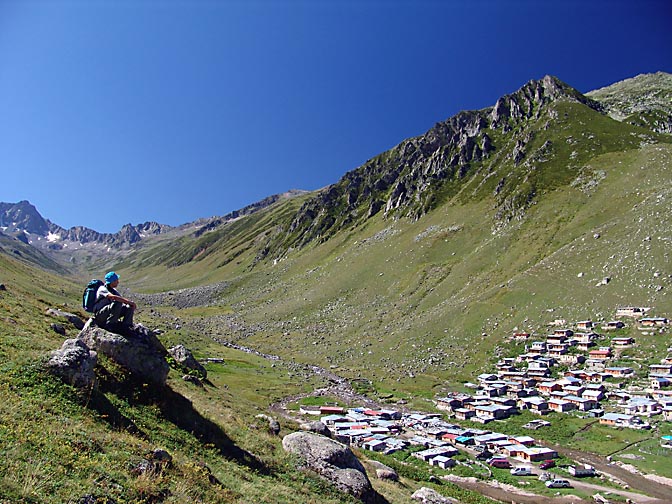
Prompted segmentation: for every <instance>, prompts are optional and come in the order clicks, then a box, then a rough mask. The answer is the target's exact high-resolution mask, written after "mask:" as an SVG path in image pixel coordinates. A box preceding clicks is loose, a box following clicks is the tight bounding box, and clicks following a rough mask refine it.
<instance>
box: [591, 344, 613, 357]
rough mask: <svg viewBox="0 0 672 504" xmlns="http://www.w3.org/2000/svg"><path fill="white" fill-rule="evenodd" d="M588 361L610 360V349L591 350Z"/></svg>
mask: <svg viewBox="0 0 672 504" xmlns="http://www.w3.org/2000/svg"><path fill="white" fill-rule="evenodd" d="M588 356H589V359H595V360H607V359H610V358H611V348H609V347H600V348H598V349H597V350H591V351H590V352H589V353H588Z"/></svg>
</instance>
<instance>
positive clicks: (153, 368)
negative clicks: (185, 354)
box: [78, 319, 169, 386]
mask: <svg viewBox="0 0 672 504" xmlns="http://www.w3.org/2000/svg"><path fill="white" fill-rule="evenodd" d="M78 339H79V340H81V341H82V342H84V343H85V344H86V345H87V346H88V347H89V348H90V349H92V350H95V351H96V352H98V353H100V354H103V355H105V356H107V357H109V358H110V359H112V360H114V361H115V362H116V363H118V364H120V365H121V366H123V367H124V368H126V369H128V370H129V371H130V372H131V373H132V374H133V375H134V376H135V377H136V378H138V379H140V380H142V381H144V382H146V383H151V384H153V385H158V386H164V385H165V384H166V379H167V377H168V371H169V366H168V362H167V361H166V355H167V354H168V351H167V350H166V348H165V347H164V346H163V344H161V342H160V341H159V339H158V338H157V337H156V334H155V333H154V332H152V331H150V330H148V329H147V328H144V327H142V326H137V325H136V326H135V329H134V331H133V334H129V335H128V336H122V335H121V334H116V333H113V332H109V331H106V330H105V329H102V328H100V327H98V326H96V325H95V323H93V320H91V319H89V321H88V322H87V323H86V324H85V326H84V329H82V331H81V332H80V333H79V336H78Z"/></svg>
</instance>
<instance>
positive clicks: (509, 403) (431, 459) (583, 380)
mask: <svg viewBox="0 0 672 504" xmlns="http://www.w3.org/2000/svg"><path fill="white" fill-rule="evenodd" d="M646 311H647V309H646V308H621V309H619V310H618V311H617V317H632V318H635V319H636V320H637V323H638V324H639V327H640V328H642V329H648V328H655V329H659V328H666V327H667V326H668V325H669V321H668V319H667V318H664V317H655V318H653V317H644V316H643V315H645V314H646ZM552 325H553V326H555V327H556V328H555V329H554V330H553V333H552V334H549V335H548V336H547V337H546V338H545V339H544V340H534V339H533V338H531V336H530V334H528V333H515V334H514V335H513V337H512V338H513V339H514V340H518V341H524V342H525V352H524V353H522V354H520V355H518V356H517V357H510V358H503V359H501V360H500V361H499V362H498V363H497V365H496V370H495V372H493V373H484V374H481V375H480V376H478V380H477V381H478V383H470V384H466V385H467V387H471V388H474V389H475V390H476V392H475V393H474V394H469V393H462V392H454V393H450V394H448V395H446V396H444V397H441V398H438V399H436V400H435V405H436V407H437V409H439V410H443V411H445V412H447V413H448V416H449V417H451V418H455V419H458V420H470V421H472V422H474V423H479V424H483V425H484V424H487V423H489V422H491V421H493V420H504V419H506V418H508V417H510V416H511V415H514V414H517V413H519V412H520V411H521V410H528V411H530V412H532V413H536V414H538V415H545V414H548V413H550V412H560V413H563V412H569V411H579V412H582V414H584V415H585V416H591V417H595V418H598V419H599V422H600V423H602V424H606V425H610V426H615V427H629V428H637V429H642V428H649V427H650V426H649V424H648V423H647V422H646V421H645V420H644V419H645V418H647V417H651V416H654V415H662V418H663V419H664V420H667V421H672V347H671V348H668V355H667V357H665V358H664V359H662V360H661V364H655V365H651V366H649V376H648V379H649V386H648V388H646V390H645V391H644V392H645V393H642V394H638V395H635V394H631V393H628V392H626V391H625V390H624V389H623V388H621V386H620V383H619V379H623V378H631V377H634V376H635V373H634V370H633V369H632V368H630V367H623V366H613V365H610V363H611V361H612V360H613V359H614V358H616V357H617V356H618V355H619V354H620V351H621V350H622V349H626V348H630V347H632V346H633V345H635V339H634V338H632V337H613V338H610V339H609V346H599V345H598V343H597V342H598V341H602V342H603V341H604V340H605V337H604V336H601V335H599V334H597V333H596V332H595V331H594V330H595V329H596V324H594V323H593V322H592V321H590V320H584V321H580V322H578V323H576V324H575V325H574V327H575V328H576V331H574V330H572V329H566V328H565V327H566V326H567V323H566V321H564V320H557V321H555V322H554V323H553V324H552ZM624 326H625V324H624V323H623V322H622V321H620V320H615V321H611V322H607V323H606V324H603V325H602V329H603V330H605V331H610V330H614V329H620V328H622V327H624ZM558 365H565V367H566V368H567V371H565V372H564V373H563V376H561V377H557V373H556V378H553V377H552V373H551V370H552V368H553V367H554V366H558ZM606 400H608V401H609V405H610V406H611V407H610V408H609V410H613V411H610V412H607V411H605V409H603V407H602V403H603V402H604V401H606ZM301 412H302V413H304V414H312V415H320V416H321V418H320V420H321V421H322V422H323V423H324V424H325V425H326V426H327V428H328V429H329V430H330V431H331V433H332V436H333V438H334V439H337V440H339V441H341V442H343V443H346V444H348V445H351V446H357V447H361V448H363V449H367V450H372V451H377V452H383V453H385V454H390V453H394V452H396V451H399V450H403V449H405V448H408V447H409V446H412V445H416V446H418V445H419V446H422V449H420V450H415V451H414V452H413V455H414V456H415V457H417V458H420V459H422V460H425V461H427V462H428V463H429V464H431V465H437V466H440V467H442V468H448V467H452V466H454V465H455V464H456V462H455V460H454V459H453V458H452V457H453V456H454V455H456V454H458V453H459V452H460V450H467V451H469V450H471V452H472V454H475V453H477V452H478V451H483V450H487V451H488V452H490V453H492V454H497V455H498V456H502V457H511V458H515V459H518V460H520V461H522V462H527V463H530V462H541V461H544V460H552V459H554V458H556V457H557V456H558V453H557V452H555V451H554V450H552V449H549V448H547V447H544V446H538V445H537V443H536V442H535V440H534V438H532V437H530V436H510V435H507V434H502V433H498V432H492V431H489V430H483V429H480V428H476V427H473V428H465V427H462V426H459V425H454V424H451V423H448V422H446V421H444V420H443V417H444V415H443V414H441V413H433V414H420V413H414V414H407V413H401V412H398V411H394V410H389V409H382V410H372V409H365V408H352V409H347V410H346V409H344V408H341V407H337V406H322V407H317V406H302V407H301ZM544 425H550V423H549V422H547V421H545V420H542V419H541V418H540V419H538V420H534V421H531V422H529V423H528V424H526V427H528V428H530V429H536V428H539V427H541V426H544ZM670 443H671V445H672V436H671V440H670Z"/></svg>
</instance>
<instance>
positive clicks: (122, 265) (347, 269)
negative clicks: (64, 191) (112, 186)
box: [0, 74, 672, 503]
mask: <svg viewBox="0 0 672 504" xmlns="http://www.w3.org/2000/svg"><path fill="white" fill-rule="evenodd" d="M652 79H654V80H655V82H656V83H657V84H655V85H654V87H655V86H658V87H661V88H662V92H661V93H657V92H651V91H650V89H651V88H650V87H647V86H648V85H647V84H646V82H649V81H651V80H652ZM627 83H628V81H626V84H623V85H620V86H618V87H617V88H613V89H611V90H609V92H607V91H604V90H599V91H598V92H595V93H591V94H590V99H589V98H587V97H585V96H583V95H581V94H580V93H578V92H577V91H576V90H573V89H572V88H571V87H569V86H568V85H566V84H564V83H562V82H560V81H558V80H557V79H554V78H550V77H547V78H545V79H544V80H543V81H533V82H531V83H529V84H528V85H526V86H525V87H523V88H522V89H521V90H519V91H517V92H515V93H513V94H511V95H508V96H506V97H503V98H502V99H500V100H499V101H498V102H497V104H496V105H495V106H493V107H490V108H487V109H483V110H480V111H472V112H463V113H461V114H458V116H455V117H454V118H451V119H449V120H448V121H446V122H444V123H440V124H437V125H435V126H434V127H433V128H432V129H430V130H429V131H428V132H427V133H426V134H425V135H421V136H419V137H416V138H412V139H407V140H404V141H403V142H401V143H400V144H399V145H398V146H396V147H395V148H394V149H391V150H390V151H388V152H385V153H381V154H379V155H378V156H375V157H374V158H372V159H371V160H369V161H368V162H366V163H365V164H363V165H362V166H361V167H360V168H358V169H357V170H353V171H352V172H349V173H347V174H346V175H345V176H344V177H343V179H342V180H340V181H338V182H337V183H336V184H334V185H332V186H330V187H328V188H325V189H324V190H321V191H316V192H313V193H305V194H299V195H297V196H296V197H293V198H289V199H284V198H283V199H278V200H277V201H275V202H273V203H271V204H269V205H268V206H266V205H264V206H263V207H260V208H259V209H258V210H256V211H254V212H251V213H249V214H245V215H242V216H240V217H239V218H235V219H230V220H222V221H221V222H217V223H214V224H211V225H210V226H209V227H208V228H207V229H202V230H201V231H198V232H190V233H186V232H183V233H181V234H180V236H179V237H177V238H175V237H174V236H175V235H169V234H168V235H165V236H164V235H157V236H154V237H151V238H148V239H146V240H143V241H142V242H140V243H137V244H134V245H133V246H132V247H130V248H127V249H124V250H121V251H115V252H114V253H112V254H110V255H109V256H102V257H101V256H100V255H98V254H97V253H96V254H95V255H94V254H92V255H91V256H90V260H89V261H88V262H87V261H86V260H85V259H82V258H79V259H78V262H77V264H71V265H69V266H68V267H67V268H66V267H65V266H63V265H61V264H59V263H57V262H55V261H54V260H53V259H50V258H48V257H47V256H46V255H44V254H42V253H39V252H38V251H36V250H33V249H31V248H30V247H29V246H28V245H25V244H23V243H21V242H17V241H16V240H12V239H10V238H8V237H3V239H2V241H1V242H0V283H2V284H3V285H4V287H5V290H0V322H2V323H1V324H0V438H1V439H2V441H3V442H2V444H1V445H0V454H1V455H2V457H1V458H0V460H1V461H0V502H34V503H37V502H40V503H42V502H54V503H56V502H108V503H109V502H115V503H135V502H142V503H150V502H176V503H177V502H185V503H186V502H240V503H247V502H268V503H281V502H288V503H289V502H299V503H300V502H305V503H313V502H321V503H322V502H334V503H336V502H354V500H352V499H350V498H349V497H347V496H344V495H343V494H341V493H339V492H337V491H336V490H334V489H333V488H331V487H330V486H328V485H327V484H326V483H324V482H323V481H322V480H320V479H319V478H317V477H316V476H315V475H314V474H312V473H310V472H303V471H297V470H296V464H295V460H294V459H293V458H292V457H290V456H289V455H287V454H286V453H285V452H284V450H283V449H282V447H281V438H280V437H277V436H274V435H272V434H271V433H269V432H268V429H267V426H266V424H265V423H264V421H263V420H260V419H259V418H257V415H259V414H268V413H269V407H270V406H271V405H272V404H275V403H278V402H279V401H281V400H287V398H289V397H292V396H295V395H296V396H299V395H308V394H310V393H311V392H313V391H315V390H319V389H322V388H326V387H327V386H329V385H330V383H329V379H328V378H326V377H325V376H324V375H320V374H319V373H315V372H312V371H310V368H308V367H304V365H316V366H320V367H322V368H324V369H328V370H330V371H332V372H333V373H335V374H338V375H339V376H342V377H345V378H348V379H351V380H353V382H355V383H356V384H357V385H358V387H359V389H360V390H361V391H362V392H365V393H366V394H367V395H368V396H369V397H370V398H372V399H374V400H376V401H378V402H379V403H382V404H391V405H394V406H396V405H397V404H398V403H399V402H400V401H401V400H403V401H401V404H406V405H408V407H410V408H417V409H419V410H433V408H434V406H433V404H432V403H431V399H432V398H435V397H436V396H437V395H439V394H443V393H446V392H447V391H453V390H464V387H465V383H466V382H470V381H473V380H474V379H475V377H476V376H477V375H478V374H479V373H482V372H486V371H492V370H493V368H494V364H495V362H496V361H497V360H498V359H499V358H501V357H508V356H513V355H516V354H517V353H519V352H521V351H522V350H523V344H515V343H512V342H510V341H509V339H510V338H509V337H510V336H511V335H512V334H513V332H520V331H525V332H530V333H532V334H533V335H535V336H537V335H538V336H540V337H543V336H544V335H545V334H546V333H547V332H548V331H549V323H550V322H552V321H553V320H556V319H565V320H566V321H567V324H568V325H570V326H571V325H572V324H574V323H575V322H577V321H579V320H586V319H592V320H594V321H596V322H606V321H609V320H612V319H613V318H614V317H615V311H616V308H618V307H620V306H644V307H650V308H651V311H650V312H649V313H650V314H651V315H654V316H656V315H659V316H666V317H670V316H672V294H671V290H672V271H670V264H671V261H670V243H671V242H672V212H671V211H670V210H671V202H672V187H671V186H670V180H671V174H672V136H670V135H669V134H667V133H666V130H665V128H664V124H666V123H665V121H666V120H667V119H666V118H668V116H669V110H668V111H667V112H665V110H666V109H665V108H664V107H662V108H661V107H658V106H651V107H650V109H652V110H653V109H655V121H653V120H652V121H653V122H651V121H649V122H647V121H645V120H642V119H641V118H642V117H645V116H646V111H642V110H637V111H636V112H632V113H628V114H625V113H624V114H621V116H618V117H616V115H617V114H615V113H614V112H613V111H614V110H626V109H627V110H631V109H630V108H628V107H626V105H627V103H634V102H636V101H637V97H638V96H642V89H644V90H645V91H644V93H645V94H646V96H647V97H649V99H650V101H651V102H652V103H654V104H655V103H658V101H657V100H660V99H662V100H665V99H667V98H666V97H669V94H665V93H667V92H669V89H670V88H672V84H670V80H669V79H667V78H666V74H663V75H662V76H661V75H659V74H656V75H655V76H649V77H648V78H644V81H643V80H642V79H639V78H638V79H636V80H633V81H632V82H630V83H629V84H627ZM654 91H655V89H654ZM660 97H662V98H660ZM607 112H611V116H610V115H608V113H607ZM635 113H636V114H637V117H634V116H633V114H635ZM614 117H616V118H614ZM646 117H648V116H646ZM651 117H653V116H651ZM617 119H618V120H617ZM654 122H655V125H654V124H653V123H654ZM661 125H663V126H661ZM654 126H655V127H654ZM63 257H64V256H63V255H61V256H59V259H60V260H62V258H63ZM82 257H84V256H82ZM108 269H115V270H116V271H117V272H119V273H120V274H121V278H122V288H123V289H126V290H125V292H127V293H128V294H129V296H132V297H134V298H135V299H137V300H138V302H139V313H138V318H139V320H140V321H141V322H143V323H144V324H146V325H147V326H149V327H152V328H156V329H160V330H162V334H161V340H162V342H163V343H164V345H165V346H166V347H170V346H172V345H175V344H184V345H185V346H187V347H188V348H189V349H190V350H192V351H193V352H194V354H195V356H196V357H197V358H199V359H205V358H209V357H216V358H221V359H223V360H224V361H223V363H221V362H218V363H213V362H210V363H208V364H207V369H208V376H209V383H206V384H205V386H203V387H198V386H196V385H193V384H191V383H188V382H186V381H183V380H182V379H181V376H182V373H181V372H180V371H178V370H177V369H173V370H171V372H170V376H169V380H168V385H169V387H168V389H166V390H156V389H153V388H152V387H148V386H142V385H140V384H138V383H134V382H133V381H132V380H131V379H130V378H129V377H128V376H126V375H125V374H124V373H123V371H122V370H120V369H119V368H118V366H116V365H115V364H114V363H113V362H111V361H109V360H108V359H105V358H101V360H100V364H99V368H98V376H99V380H100V383H99V388H98V389H97V390H94V391H92V392H91V393H90V394H89V395H87V396H86V397H82V396H81V395H79V394H78V393H77V392H76V391H75V390H74V389H72V388H71V387H69V386H66V385H63V384H62V383H61V382H59V381H58V380H56V379H55V378H53V377H51V376H49V375H47V374H46V373H45V372H44V371H43V366H42V364H43V363H44V361H45V360H46V359H47V358H48V355H49V352H50V351H51V350H55V349H56V348H58V347H59V346H60V345H61V343H62V342H63V339H64V336H63V335H61V334H58V333H57V332H55V331H54V330H53V328H52V324H53V323H54V322H56V321H55V320H54V319H53V318H52V317H50V316H48V315H47V314H46V310H47V309H48V308H60V309H63V310H66V311H70V312H74V313H77V314H79V315H80V316H82V317H85V314H84V312H83V311H82V310H81V308H79V299H80V297H81V290H82V288H83V282H85V281H86V280H88V279H89V278H90V277H92V276H100V275H102V274H103V273H104V272H105V271H106V270H108ZM65 329H66V332H67V335H66V337H69V338H72V337H75V336H76V335H77V330H76V329H75V328H74V327H72V326H71V325H70V324H66V328H65ZM619 334H620V335H632V336H635V337H636V338H637V347H636V349H635V350H633V351H632V352H630V354H628V355H626V356H627V357H628V358H629V359H630V360H628V363H632V362H634V363H636V365H635V367H636V372H637V373H638V374H639V375H645V373H646V368H647V365H648V364H650V363H655V362H658V361H659V360H660V358H661V357H664V356H665V354H666V350H667V347H668V346H669V345H670V342H669V331H668V332H663V333H659V332H656V331H648V332H641V331H639V330H637V329H636V327H635V326H634V325H629V326H628V327H626V328H625V329H622V330H621V332H619ZM222 343H226V344H222ZM232 345H234V346H235V345H237V347H235V348H234V347H233V346H232ZM240 347H245V348H247V349H252V350H254V352H252V351H244V349H243V350H241V349H236V348H240ZM262 354H270V355H272V356H277V357H279V358H278V359H274V360H271V359H267V358H264V357H263V355H262ZM312 400H314V401H315V402H316V403H320V404H325V403H330V402H339V403H343V398H339V397H331V396H329V395H328V394H327V395H325V396H319V395H318V397H317V398H312ZM297 401H298V400H297ZM297 401H293V402H292V401H289V402H290V403H291V404H292V407H294V408H297V407H298V403H297ZM347 405H348V406H356V405H357V404H347ZM529 415H530V414H526V416H524V418H525V419H526V420H529V418H527V417H528V416H529ZM519 423H520V422H519ZM558 425H559V426H560V427H559V428H558V430H557V431H554V432H553V433H550V434H548V433H547V434H546V436H547V441H549V442H553V443H558V444H561V445H564V446H568V447H572V448H577V447H582V443H583V442H584V441H585V439H592V438H595V439H597V437H598V434H599V436H601V437H600V440H599V442H597V441H595V442H594V446H593V451H595V452H596V453H598V454H599V455H601V456H604V455H607V454H611V453H612V452H615V451H617V450H621V449H624V448H623V447H624V446H626V445H629V444H634V443H639V442H649V443H651V444H652V443H653V442H654V441H653V437H651V436H649V437H647V436H645V435H643V434H642V435H639V436H634V435H633V436H628V435H626V434H623V433H621V432H620V431H619V433H618V434H615V435H614V437H613V438H612V437H609V438H608V440H606V439H607V438H606V437H605V436H606V434H605V433H606V432H607V431H606V427H605V428H595V429H592V430H591V428H590V426H591V425H592V424H591V422H589V421H586V420H584V419H578V418H575V417H572V418H570V419H569V420H565V421H564V423H563V420H560V421H559V423H558ZM281 426H282V434H286V433H289V432H290V431H293V430H295V429H297V425H296V424H295V423H294V422H293V421H290V420H287V419H284V418H282V419H281ZM518 427H519V426H517V425H516V428H518ZM584 430H585V432H584ZM668 431H669V429H668V430H667V431H665V432H664V433H669V432H668ZM523 432H524V431H523ZM614 432H615V431H614ZM541 435H542V436H543V435H544V434H543V433H542V434H541ZM609 436H610V435H609ZM633 440H634V441H633ZM654 448H655V447H654ZM156 449H163V450H166V451H168V452H169V453H170V454H171V456H172V460H173V461H172V464H171V465H169V466H166V467H164V468H163V469H162V470H161V471H160V472H159V474H155V475H152V476H151V477H150V476H147V475H144V474H138V473H137V471H135V472H134V470H133V468H134V467H136V466H137V464H138V463H140V462H141V461H142V459H143V458H146V457H147V454H148V453H151V452H152V451H153V450H156ZM633 450H634V448H633ZM654 451H655V450H654ZM359 455H360V456H361V457H362V458H363V459H365V458H366V456H365V455H364V454H362V453H359ZM666 457H668V458H669V455H666V454H663V455H661V454H660V453H658V452H655V455H653V456H650V457H641V458H642V460H639V459H637V461H635V462H633V464H636V465H638V466H639V467H640V468H644V469H645V470H648V469H650V468H651V467H654V466H658V467H664V466H665V465H666V464H658V461H659V460H663V461H664V460H666ZM385 461H386V463H391V464H393V465H395V468H397V469H398V470H399V471H400V473H401V482H400V483H392V482H384V481H379V480H376V481H373V484H374V487H375V489H376V490H377V492H378V493H379V494H380V495H381V496H382V497H381V498H382V499H384V500H387V501H388V502H394V503H397V502H400V503H403V502H410V494H411V493H412V492H413V490H415V489H417V488H419V487H420V486H433V487H435V488H437V489H439V490H440V491H441V493H443V494H445V495H451V496H454V497H457V498H460V499H461V500H462V502H467V503H480V502H486V501H485V498H483V497H481V496H479V495H477V494H475V493H471V492H464V491H463V490H460V489H458V488H457V487H455V486H453V485H451V484H446V483H444V484H435V480H434V479H433V478H432V474H433V473H432V472H431V471H429V470H427V469H426V468H424V466H422V467H420V466H417V467H416V466H415V465H413V463H410V464H409V463H407V462H405V461H402V462H399V461H396V462H395V461H391V460H385ZM461 470H462V471H464V472H465V474H466V475H469V476H471V475H472V473H471V472H469V471H468V470H466V469H461ZM660 470H661V471H663V472H662V473H661V474H663V475H665V476H668V477H672V474H668V473H667V472H665V471H664V470H662V469H660ZM668 472H669V471H668ZM374 473H375V471H374ZM372 479H373V478H372ZM504 479H506V475H504ZM430 481H432V482H434V483H430ZM541 490H542V491H544V490H545V489H543V488H542V489H541ZM85 498H86V499H89V500H84V499H85Z"/></svg>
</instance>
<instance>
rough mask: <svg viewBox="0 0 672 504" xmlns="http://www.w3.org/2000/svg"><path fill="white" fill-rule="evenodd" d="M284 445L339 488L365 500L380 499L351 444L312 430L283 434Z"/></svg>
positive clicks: (308, 467) (306, 464) (308, 466)
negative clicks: (349, 445)
mask: <svg viewBox="0 0 672 504" xmlns="http://www.w3.org/2000/svg"><path fill="white" fill-rule="evenodd" d="M282 447H283V448H284V449H285V451H287V452H289V453H292V454H294V455H296V456H297V457H298V458H299V459H300V460H301V461H302V463H303V464H305V467H306V468H307V469H310V470H313V471H315V472H316V473H317V474H319V475H320V476H322V477H323V478H324V479H326V480H327V481H329V482H331V483H332V484H333V485H334V486H336V488H338V489H339V490H341V491H343V492H346V493H348V494H350V495H353V496H355V497H357V498H358V499H360V500H362V501H363V502H366V503H373V502H377V496H378V495H377V493H376V492H375V491H374V490H373V487H372V486H371V482H370V481H369V477H368V476H367V475H366V470H365V469H364V466H363V465H362V463H361V462H360V461H359V460H358V459H357V457H356V456H355V454H354V453H353V452H352V450H351V449H350V448H349V447H348V446H346V445H344V444H342V443H339V442H338V441H335V440H333V439H330V438H327V437H324V436H320V435H318V434H313V433H311V432H294V433H292V434H289V435H287V436H285V437H284V439H283V440H282Z"/></svg>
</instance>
